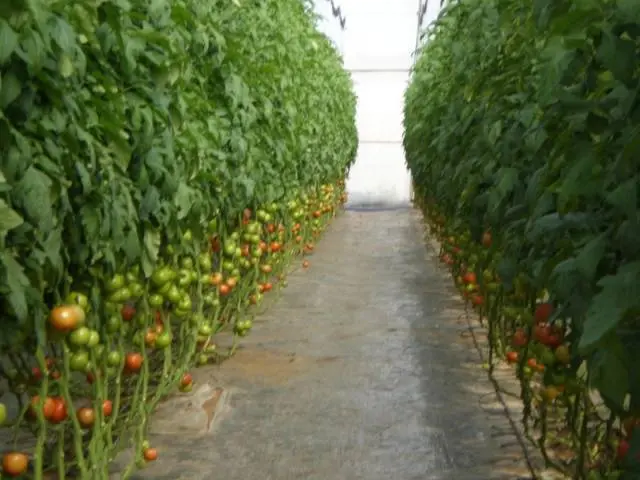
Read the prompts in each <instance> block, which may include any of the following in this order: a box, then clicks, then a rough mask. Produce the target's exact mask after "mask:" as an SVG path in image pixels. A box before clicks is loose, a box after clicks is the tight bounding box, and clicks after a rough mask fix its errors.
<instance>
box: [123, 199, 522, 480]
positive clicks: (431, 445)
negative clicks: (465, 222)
mask: <svg viewBox="0 0 640 480" xmlns="http://www.w3.org/2000/svg"><path fill="white" fill-rule="evenodd" d="M422 232H423V230H422V226H421V221H420V216H419V214H418V213H417V212H416V211H414V210H396V211H386V212H385V211H380V212H346V213H345V214H344V215H342V216H341V217H339V218H338V219H337V220H336V222H335V224H334V225H333V226H332V227H331V228H330V230H329V232H328V233H327V234H326V236H325V237H324V238H323V239H322V241H321V242H319V245H318V247H317V253H316V254H315V255H314V256H313V257H311V268H310V269H309V270H306V271H299V272H297V273H295V274H293V275H292V276H291V277H290V281H289V287H288V288H287V289H286V290H285V291H284V293H283V296H282V298H280V300H279V301H278V302H277V303H276V304H275V305H274V306H272V308H271V309H270V310H269V311H268V313H267V314H265V315H264V316H263V317H262V318H260V319H259V320H258V321H256V322H255V326H254V330H253V332H252V333H251V335H250V336H249V337H247V338H246V339H245V341H244V348H243V349H241V350H239V352H238V354H237V355H236V356H235V357H234V358H232V359H231V360H229V361H227V362H226V363H224V364H223V365H222V366H221V367H210V368H205V369H201V370H199V371H198V373H197V376H196V380H197V381H198V382H199V383H200V385H201V387H200V390H199V391H197V392H196V393H194V394H193V395H191V396H181V397H176V398H175V399H173V400H169V401H168V402H167V403H166V404H165V405H163V406H162V407H161V409H160V411H159V412H158V416H157V418H156V419H155V425H156V427H155V429H156V433H155V434H154V436H153V437H152V438H151V441H152V443H153V445H154V446H156V447H158V448H159V450H160V452H161V453H160V458H159V459H158V461H157V462H155V463H154V464H152V465H150V466H149V467H148V468H147V469H146V470H144V471H143V472H141V473H140V474H138V475H137V476H136V477H135V478H137V479H143V478H145V479H146V478H149V479H156V480H162V479H167V480H169V479H170V480H179V479H189V480H205V479H206V480H210V479H216V478H219V479H225V480H289V479H291V480H293V479H300V480H360V479H362V480H454V479H455V480H491V479H504V480H515V479H518V478H529V476H528V475H529V474H528V470H527V469H526V468H525V463H524V461H523V453H522V450H521V449H520V447H519V444H518V443H517V441H516V439H515V435H514V433H513V430H512V429H511V427H510V424H509V422H508V421H507V419H506V417H505V416H504V412H503V409H502V407H501V405H500V404H499V403H498V402H497V401H496V396H495V394H494V391H493V388H492V386H491V384H490V383H489V381H488V380H487V376H486V373H485V371H484V370H483V369H482V367H481V364H480V357H479V355H478V352H477V351H476V350H475V348H474V345H473V342H472V340H471V339H470V337H469V335H466V336H465V335H462V334H461V333H462V332H463V331H464V329H465V328H466V327H467V322H466V320H464V319H462V318H460V314H461V309H462V306H461V303H460V300H458V298H457V297H456V296H455V295H454V291H453V287H452V286H451V285H450V283H449V282H448V281H447V280H446V277H445V276H444V274H443V272H440V271H439V269H438V267H437V262H436V260H435V258H434V257H435V252H429V251H428V250H427V249H426V248H425V246H424V243H423V240H422V235H423V233H422ZM217 387H220V388H218V389H216V388H217ZM203 403H204V406H203ZM214 413H215V418H214Z"/></svg>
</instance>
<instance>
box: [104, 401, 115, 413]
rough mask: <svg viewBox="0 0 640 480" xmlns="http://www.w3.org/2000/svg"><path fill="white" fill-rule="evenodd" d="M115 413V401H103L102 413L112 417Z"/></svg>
mask: <svg viewBox="0 0 640 480" xmlns="http://www.w3.org/2000/svg"><path fill="white" fill-rule="evenodd" d="M112 413H113V402H112V401H111V400H105V401H104V402H102V415H104V416H105V417H110V416H111V414H112Z"/></svg>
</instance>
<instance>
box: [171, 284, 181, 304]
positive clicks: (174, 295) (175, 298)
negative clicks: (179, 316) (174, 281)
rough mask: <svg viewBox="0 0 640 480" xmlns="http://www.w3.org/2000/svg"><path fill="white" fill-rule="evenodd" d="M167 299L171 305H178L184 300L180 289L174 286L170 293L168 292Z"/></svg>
mask: <svg viewBox="0 0 640 480" xmlns="http://www.w3.org/2000/svg"><path fill="white" fill-rule="evenodd" d="M167 299H168V300H169V301H170V302H171V303H178V302H179V301H180V300H181V299H182V292H181V291H180V289H178V287H176V286H175V285H172V286H171V288H170V289H169V291H168V292H167Z"/></svg>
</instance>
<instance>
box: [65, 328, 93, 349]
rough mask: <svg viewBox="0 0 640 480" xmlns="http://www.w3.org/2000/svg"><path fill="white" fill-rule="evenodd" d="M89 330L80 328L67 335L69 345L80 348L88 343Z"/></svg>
mask: <svg viewBox="0 0 640 480" xmlns="http://www.w3.org/2000/svg"><path fill="white" fill-rule="evenodd" d="M89 335H90V332H89V329H88V328H87V327H80V328H78V329H76V330H74V331H73V332H71V334H70V335H69V343H71V345H73V346H76V347H80V346H83V345H86V344H88V343H89Z"/></svg>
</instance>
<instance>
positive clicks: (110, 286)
mask: <svg viewBox="0 0 640 480" xmlns="http://www.w3.org/2000/svg"><path fill="white" fill-rule="evenodd" d="M125 282H126V280H125V278H124V275H121V274H117V275H114V276H113V277H111V278H110V279H109V281H108V282H107V283H106V285H105V288H106V289H107V291H109V292H115V291H116V290H120V289H121V288H123V287H124V286H125Z"/></svg>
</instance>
